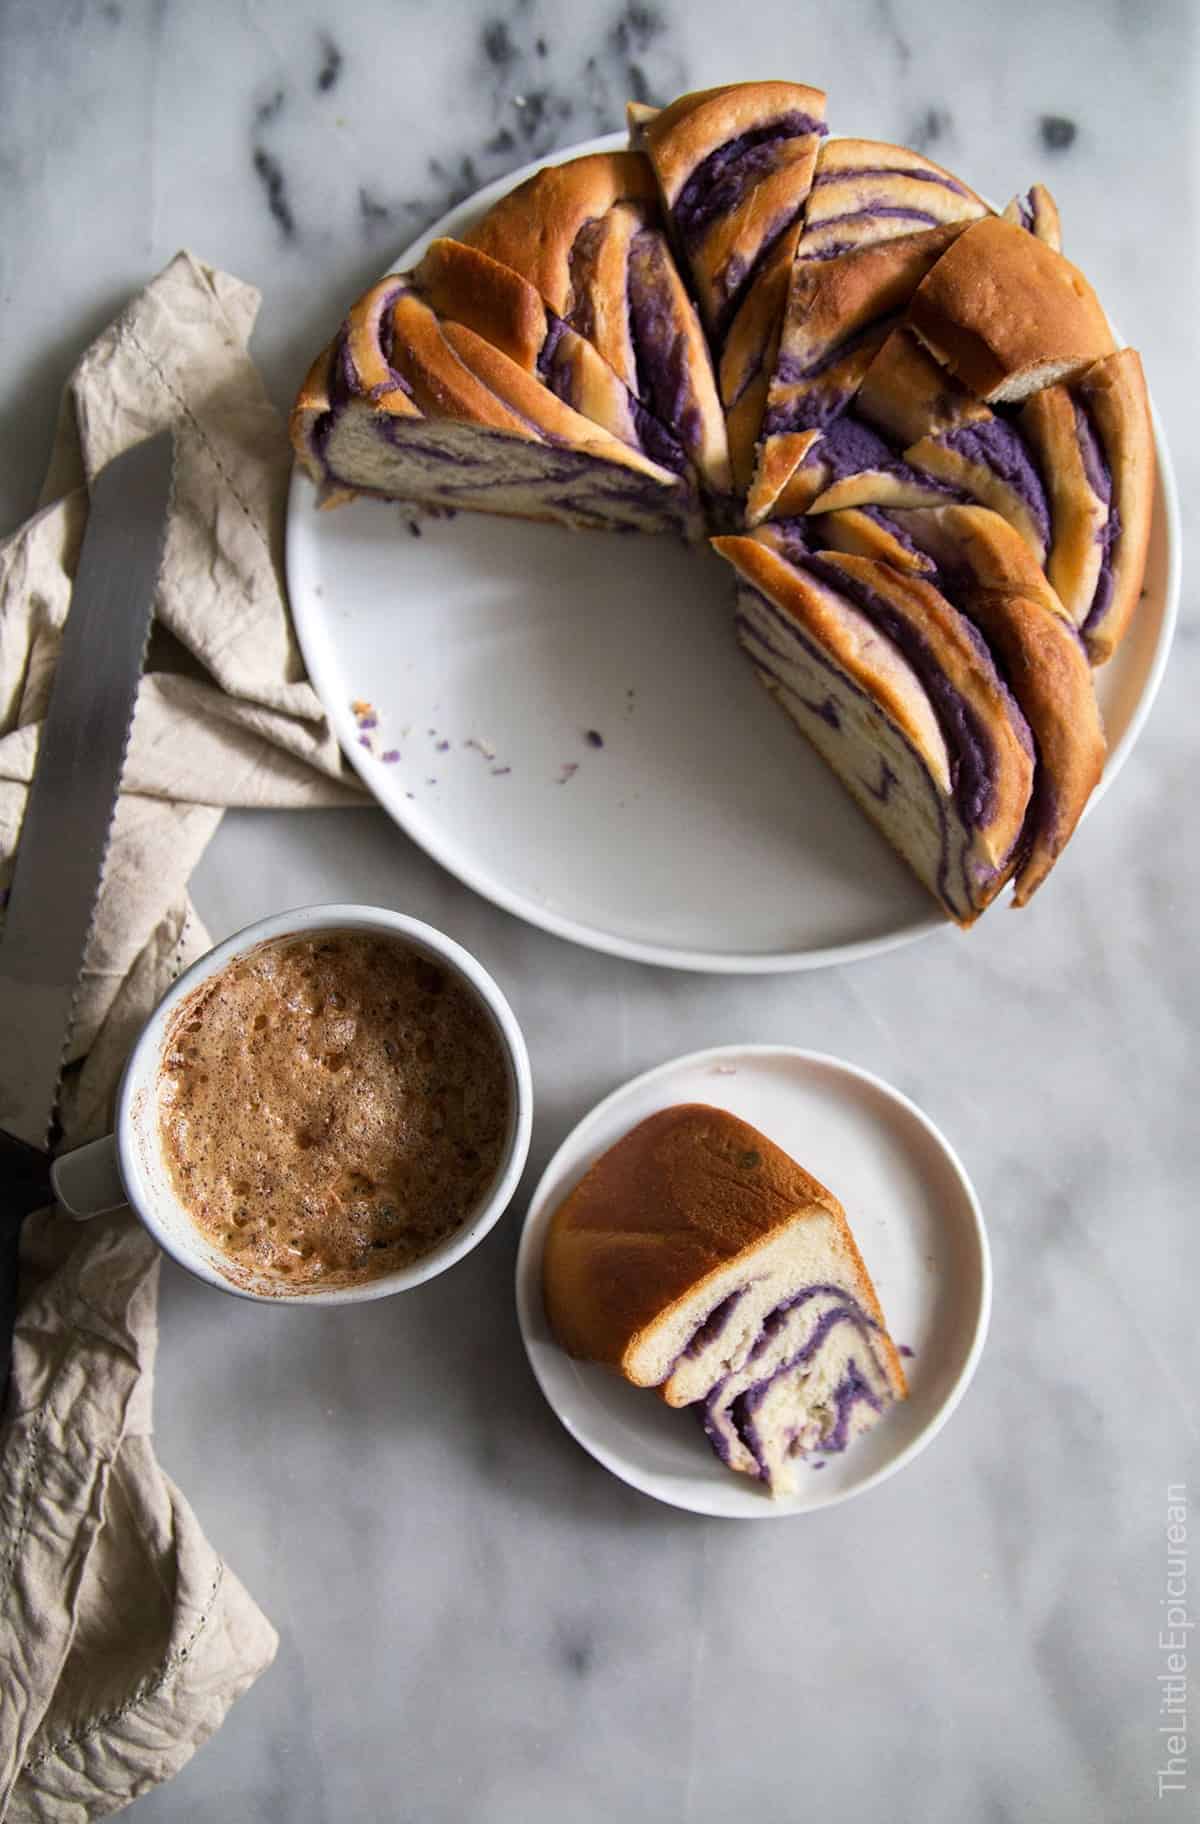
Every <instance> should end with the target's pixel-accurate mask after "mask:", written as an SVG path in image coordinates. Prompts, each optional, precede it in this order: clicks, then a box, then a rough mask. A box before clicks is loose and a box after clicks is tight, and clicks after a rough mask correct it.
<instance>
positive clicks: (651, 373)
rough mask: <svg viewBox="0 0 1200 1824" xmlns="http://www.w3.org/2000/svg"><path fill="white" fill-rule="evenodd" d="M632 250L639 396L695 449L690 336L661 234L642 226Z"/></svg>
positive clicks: (697, 429)
mask: <svg viewBox="0 0 1200 1824" xmlns="http://www.w3.org/2000/svg"><path fill="white" fill-rule="evenodd" d="M629 255H630V257H629V271H628V278H627V294H628V301H629V326H630V330H631V332H632V338H633V348H634V357H635V359H636V361H637V379H638V385H637V390H638V396H639V398H641V399H643V400H644V401H645V402H646V404H647V405H648V406H649V408H650V410H651V411H652V412H653V413H654V414H655V416H656V417H657V418H659V419H661V420H662V421H663V422H664V423H665V424H671V425H674V426H676V427H677V429H678V432H679V438H680V441H681V443H682V444H683V445H684V447H685V448H687V449H695V448H696V447H697V445H698V444H699V443H700V441H701V439H702V437H703V430H704V427H703V425H702V423H701V419H700V411H699V407H698V406H697V404H696V398H695V394H694V392H693V390H692V376H691V369H690V364H689V361H688V344H687V336H686V334H685V331H684V327H683V325H682V324H681V323H680V322H679V321H678V318H677V316H676V313H675V310H674V307H673V298H672V292H671V288H670V275H669V272H668V269H667V262H666V248H665V244H664V242H663V238H662V236H661V235H660V234H658V233H656V232H655V230H654V229H651V228H643V229H641V230H640V231H639V232H638V233H637V234H636V235H635V236H634V237H633V242H632V244H631V246H630V250H629Z"/></svg>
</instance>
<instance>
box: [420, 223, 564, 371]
mask: <svg viewBox="0 0 1200 1824" xmlns="http://www.w3.org/2000/svg"><path fill="white" fill-rule="evenodd" d="M412 283H413V286H414V287H415V289H416V290H417V291H419V292H420V294H421V296H422V297H423V298H424V299H425V301H426V302H427V303H428V304H429V305H431V306H432V308H433V309H434V310H435V311H436V312H437V314H438V316H439V317H442V318H443V319H445V318H449V319H451V320H452V321H454V322H455V323H465V324H466V326H467V328H468V329H473V330H474V331H475V333H476V335H479V336H482V337H483V338H484V339H485V340H486V341H488V342H490V343H491V344H492V346H493V348H498V349H499V350H500V351H501V353H502V354H505V355H507V356H508V358H509V360H510V361H515V362H516V363H517V366H518V367H523V368H524V369H525V370H526V372H527V373H533V372H535V370H536V368H537V358H538V355H539V354H540V353H541V350H542V346H543V344H544V343H545V340H546V305H545V302H544V300H543V298H542V296H541V294H540V292H538V291H537V290H536V288H535V287H534V286H532V285H531V284H529V282H528V281H527V280H526V279H523V278H522V277H521V276H520V274H519V273H517V272H514V271H513V270H512V269H511V268H510V267H508V266H503V265H501V264H500V262H499V261H498V260H494V259H492V258H491V257H490V256H489V255H488V254H486V253H482V252H481V251H480V250H479V249H478V248H477V247H471V246H468V245H467V244H466V243H465V242H464V241H454V240H450V239H448V238H445V237H443V238H441V239H439V240H436V241H433V242H432V243H431V244H430V247H429V250H428V252H427V253H426V255H425V258H424V259H423V260H422V261H421V264H420V265H419V266H418V267H417V268H416V270H415V272H414V273H413V275H412Z"/></svg>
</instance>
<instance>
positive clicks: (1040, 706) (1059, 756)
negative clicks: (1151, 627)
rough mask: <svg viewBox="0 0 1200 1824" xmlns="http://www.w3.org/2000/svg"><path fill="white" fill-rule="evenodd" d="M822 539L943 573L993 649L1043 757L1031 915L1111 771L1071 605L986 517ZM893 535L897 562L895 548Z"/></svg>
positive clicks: (849, 522) (1032, 815) (836, 530)
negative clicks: (891, 547) (889, 545)
mask: <svg viewBox="0 0 1200 1824" xmlns="http://www.w3.org/2000/svg"><path fill="white" fill-rule="evenodd" d="M864 519H865V520H866V526H867V527H869V528H870V531H867V530H865V529H864V526H863V524H862V523H861V522H862V521H863V520H864ZM872 533H874V534H875V537H874V538H872ZM813 536H814V537H815V538H819V539H822V540H824V541H826V542H827V543H829V544H830V545H832V546H835V547H836V548H837V549H839V550H847V551H855V552H863V551H864V550H866V551H868V552H869V554H870V555H879V556H883V557H886V558H887V559H888V560H889V561H896V556H898V557H899V561H900V562H901V563H902V564H903V565H905V567H912V566H913V565H914V564H915V561H916V559H917V558H918V557H919V558H921V559H923V560H924V562H925V563H926V564H928V565H932V566H934V567H935V576H934V581H935V582H936V584H937V587H938V588H939V589H940V590H941V592H942V593H943V595H945V596H946V597H947V599H948V600H950V601H952V602H953V603H954V604H955V606H956V607H957V608H958V609H960V611H961V612H962V613H963V614H965V615H966V616H967V617H968V619H969V620H970V621H971V622H972V623H973V624H974V625H975V626H976V627H977V628H978V629H979V631H980V633H981V634H982V635H983V637H984V639H985V640H986V641H987V643H988V646H989V648H990V650H991V652H992V655H993V657H994V658H995V660H996V662H997V665H998V666H999V669H1000V672H1001V674H1002V676H1003V677H1004V680H1005V682H1006V684H1007V685H1008V687H1009V689H1010V690H1011V691H1012V693H1013V696H1014V697H1015V698H1016V700H1017V703H1018V704H1019V706H1020V709H1021V713H1022V715H1023V716H1024V717H1025V720H1026V722H1027V723H1028V724H1029V728H1030V732H1031V733H1032V735H1033V740H1034V745H1035V748H1036V750H1037V770H1036V772H1035V774H1034V789H1033V796H1032V799H1031V800H1030V805H1029V811H1028V814H1027V816H1026V820H1025V828H1024V831H1023V833H1022V837H1021V846H1020V855H1021V858H1020V863H1019V865H1018V867H1017V870H1016V874H1015V877H1014V882H1013V903H1014V905H1017V906H1023V905H1025V904H1026V903H1027V902H1028V900H1029V898H1030V896H1031V895H1032V894H1033V893H1034V892H1035V891H1036V889H1037V888H1038V887H1039V886H1040V885H1041V884H1042V882H1043V881H1044V880H1045V878H1046V876H1047V875H1048V874H1049V872H1050V870H1051V868H1052V867H1053V866H1054V864H1055V862H1056V861H1057V860H1058V857H1059V856H1060V855H1061V854H1062V852H1063V849H1064V848H1065V847H1066V844H1067V842H1068V841H1069V840H1070V837H1071V836H1072V834H1073V833H1074V830H1075V827H1076V825H1077V824H1078V822H1079V819H1080V818H1081V817H1082V815H1083V812H1084V807H1085V806H1086V804H1087V801H1088V799H1089V798H1090V797H1091V794H1092V792H1093V791H1094V789H1095V787H1096V785H1097V783H1098V782H1099V779H1100V775H1101V773H1102V772H1103V770H1104V758H1105V752H1106V744H1105V739H1104V727H1103V723H1102V722H1101V718H1100V709H1099V706H1098V704H1097V702H1096V692H1095V689H1094V687H1093V683H1092V672H1091V667H1090V665H1089V664H1088V659H1087V655H1086V653H1085V651H1084V648H1083V643H1082V641H1081V640H1080V638H1079V635H1078V633H1077V632H1076V630H1075V627H1074V625H1073V623H1072V621H1071V619H1070V617H1069V616H1068V614H1067V612H1066V610H1065V609H1064V607H1063V605H1062V603H1061V602H1060V601H1059V599H1058V597H1057V595H1056V594H1055V593H1054V590H1053V589H1052V588H1051V587H1050V585H1049V583H1048V582H1047V581H1046V578H1045V576H1044V575H1043V574H1042V570H1041V568H1040V566H1039V564H1038V563H1037V560H1036V559H1035V558H1034V556H1033V555H1032V553H1031V552H1030V549H1029V546H1028V545H1027V544H1026V542H1025V540H1024V539H1023V538H1022V537H1021V536H1020V534H1019V533H1018V532H1016V531H1014V529H1013V528H1012V526H1010V525H1009V524H1008V522H1007V521H1006V520H1004V519H1001V518H1000V516H999V515H998V514H996V513H992V512H990V511H989V510H988V509H987V508H985V507H972V506H952V507H938V508H933V509H930V508H922V509H917V510H916V511H904V510H902V511H900V512H897V513H894V514H882V513H881V514H879V515H878V516H877V518H876V519H874V520H870V519H866V515H865V514H859V513H830V514H826V515H824V516H823V517H822V518H821V519H820V521H819V522H818V523H817V524H816V525H815V526H814V528H813ZM889 536H890V537H891V538H893V539H895V540H896V542H897V546H898V552H897V554H896V556H894V555H893V553H892V552H890V551H888V550H887V549H886V541H887V539H888V537H889Z"/></svg>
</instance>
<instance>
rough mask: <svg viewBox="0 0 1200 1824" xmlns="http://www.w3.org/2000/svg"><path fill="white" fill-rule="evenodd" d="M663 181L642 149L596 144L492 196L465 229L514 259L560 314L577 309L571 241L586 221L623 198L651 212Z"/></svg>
mask: <svg viewBox="0 0 1200 1824" xmlns="http://www.w3.org/2000/svg"><path fill="white" fill-rule="evenodd" d="M657 198H658V192H657V186H656V184H655V181H654V172H653V171H652V169H651V167H650V164H649V162H648V161H647V159H646V158H644V157H643V155H642V154H641V153H640V152H592V153H589V154H587V155H586V156H585V157H583V158H571V159H568V160H567V162H566V163H565V164H562V165H547V166H546V167H545V168H544V169H543V170H541V171H537V172H535V173H534V175H533V176H532V177H529V178H526V180H525V182H524V183H523V184H518V185H517V187H516V189H515V190H510V191H509V193H508V195H507V196H502V197H501V198H500V201H499V202H498V203H494V204H493V205H492V207H491V208H490V209H489V210H488V212H487V214H486V215H485V216H484V218H483V220H482V221H481V222H480V223H479V224H478V225H477V226H476V227H475V228H473V229H472V230H471V232H470V233H469V234H465V235H464V236H463V239H464V241H466V242H467V243H468V244H469V245H470V246H472V247H478V248H479V249H480V251H481V252H482V253H486V254H489V255H490V256H491V258H492V259H493V260H499V261H500V263H501V264H502V265H505V266H511V268H512V270H513V271H514V272H517V273H520V275H521V277H522V278H523V279H527V280H528V282H529V283H530V284H531V285H532V286H533V287H534V288H535V290H537V291H538V292H540V293H541V295H542V297H543V298H545V300H546V302H547V304H549V306H550V308H551V310H553V311H554V312H555V313H556V315H558V316H560V317H567V316H569V315H570V313H571V301H572V300H571V249H572V248H573V247H574V245H575V241H576V238H577V236H578V234H579V231H580V229H581V228H582V227H583V226H584V225H585V224H586V223H587V222H591V221H595V220H597V219H598V218H600V217H601V216H604V215H607V214H608V212H609V210H610V209H612V208H613V207H614V206H615V205H616V204H617V203H633V204H636V205H639V206H640V208H641V209H642V210H644V211H645V212H647V215H648V216H649V217H650V218H651V219H652V218H653V216H654V215H655V214H656V213H657Z"/></svg>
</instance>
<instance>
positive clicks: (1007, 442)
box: [940, 417, 1050, 545]
mask: <svg viewBox="0 0 1200 1824" xmlns="http://www.w3.org/2000/svg"><path fill="white" fill-rule="evenodd" d="M940 441H941V443H942V445H943V447H944V448H945V449H948V450H953V451H955V453H956V454H957V455H959V456H963V457H965V458H966V460H967V461H968V462H975V463H978V464H979V465H980V466H981V467H983V468H988V469H991V470H992V472H993V473H994V474H995V475H997V476H998V477H999V478H1000V480H1001V481H1002V482H1003V483H1004V484H1005V486H1006V487H1007V488H1010V489H1011V490H1012V492H1013V493H1014V494H1016V495H1018V496H1019V497H1020V499H1021V500H1023V501H1024V502H1025V505H1026V506H1027V507H1028V508H1029V513H1030V517H1031V518H1032V520H1033V522H1034V525H1035V526H1036V527H1037V532H1038V537H1039V538H1040V539H1041V541H1042V543H1043V544H1044V545H1048V544H1049V543H1050V508H1049V506H1048V504H1047V501H1046V490H1045V488H1044V487H1043V486H1042V478H1041V476H1040V475H1039V474H1038V472H1037V469H1036V467H1035V466H1034V461H1033V458H1032V456H1031V455H1030V454H1029V450H1028V448H1027V446H1026V443H1025V439H1024V438H1023V437H1022V436H1021V433H1020V432H1019V431H1018V430H1017V428H1016V426H1015V425H1012V424H1010V423H1009V422H1008V420H1007V419H1006V418H999V417H994V418H988V419H986V420H985V421H984V423H983V424H964V425H962V426H960V428H959V429H958V430H956V431H947V433H946V435H945V436H944V437H942V438H941V439H940Z"/></svg>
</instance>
